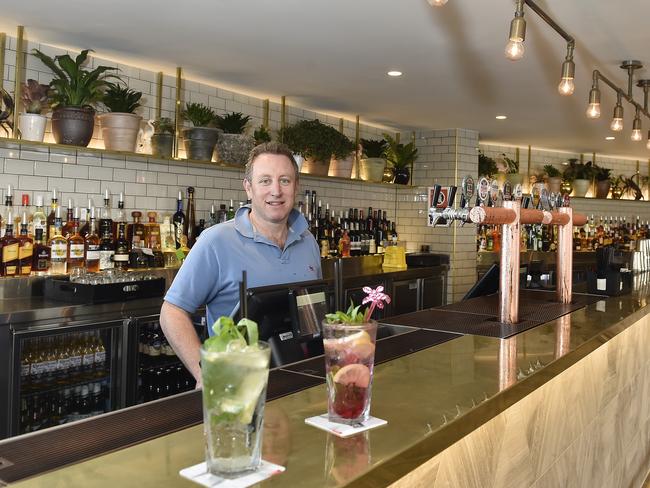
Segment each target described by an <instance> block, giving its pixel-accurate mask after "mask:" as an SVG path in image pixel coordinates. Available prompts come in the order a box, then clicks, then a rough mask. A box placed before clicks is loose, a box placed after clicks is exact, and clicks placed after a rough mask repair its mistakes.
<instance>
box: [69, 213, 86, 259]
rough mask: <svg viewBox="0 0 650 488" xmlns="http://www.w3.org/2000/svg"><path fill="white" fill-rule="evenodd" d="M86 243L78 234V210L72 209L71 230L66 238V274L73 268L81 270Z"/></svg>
mask: <svg viewBox="0 0 650 488" xmlns="http://www.w3.org/2000/svg"><path fill="white" fill-rule="evenodd" d="M85 257H86V243H85V241H84V238H83V237H81V234H79V208H78V207H77V208H75V209H74V214H73V217H72V230H71V232H70V235H69V236H68V252H67V261H68V272H72V270H73V269H74V268H83V267H85V264H86V259H85Z"/></svg>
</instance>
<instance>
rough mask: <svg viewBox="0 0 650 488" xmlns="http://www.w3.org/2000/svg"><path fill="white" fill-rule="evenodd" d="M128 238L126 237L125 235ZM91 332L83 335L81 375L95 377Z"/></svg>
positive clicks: (85, 377) (86, 377)
mask: <svg viewBox="0 0 650 488" xmlns="http://www.w3.org/2000/svg"><path fill="white" fill-rule="evenodd" d="M118 234H119V230H118ZM125 240H126V237H125ZM90 334H91V333H90V332H84V333H83V334H82V336H81V340H80V341H81V348H82V349H81V350H82V354H81V376H82V377H83V378H84V379H86V380H89V379H92V378H94V377H95V350H94V349H93V346H92V343H91V336H90Z"/></svg>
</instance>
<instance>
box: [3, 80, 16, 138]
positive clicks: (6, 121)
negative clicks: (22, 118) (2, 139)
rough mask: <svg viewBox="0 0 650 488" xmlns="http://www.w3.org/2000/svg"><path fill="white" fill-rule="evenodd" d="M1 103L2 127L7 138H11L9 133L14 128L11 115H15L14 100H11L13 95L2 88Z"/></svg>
mask: <svg viewBox="0 0 650 488" xmlns="http://www.w3.org/2000/svg"><path fill="white" fill-rule="evenodd" d="M0 102H1V103H0V127H2V129H3V130H4V131H5V134H6V135H7V137H9V131H10V130H13V128H14V126H13V124H12V123H11V115H12V114H13V113H14V99H13V98H11V95H10V94H9V93H8V92H7V91H6V90H5V89H4V88H2V87H1V86H0Z"/></svg>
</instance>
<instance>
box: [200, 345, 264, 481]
mask: <svg viewBox="0 0 650 488" xmlns="http://www.w3.org/2000/svg"><path fill="white" fill-rule="evenodd" d="M269 360H270V349H269V347H268V344H266V343H264V342H257V343H255V344H253V345H250V346H249V345H246V344H245V343H244V344H242V343H241V342H239V343H238V342H234V343H231V344H229V345H228V347H227V348H226V350H224V351H214V350H210V349H209V347H208V345H207V344H206V345H204V346H203V347H201V375H202V380H203V424H204V429H205V440H206V463H207V465H208V470H209V471H210V472H211V473H212V474H215V475H217V476H221V477H232V476H238V475H240V474H242V473H245V472H247V471H253V470H255V469H257V468H258V467H259V465H260V462H261V444H262V426H263V417H264V402H265V400H266V385H267V382H268V377H269Z"/></svg>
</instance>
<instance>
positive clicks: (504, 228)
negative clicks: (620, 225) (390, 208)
mask: <svg viewBox="0 0 650 488" xmlns="http://www.w3.org/2000/svg"><path fill="white" fill-rule="evenodd" d="M456 192H457V188H456V187H454V186H450V187H448V188H445V189H443V188H442V187H441V186H440V185H434V186H433V196H432V198H431V200H430V201H431V202H432V203H433V205H432V206H431V208H430V209H429V225H430V226H433V227H436V226H441V225H442V226H446V227H449V226H451V224H452V223H453V222H455V221H459V222H460V223H461V225H464V224H465V223H474V224H487V225H501V254H500V276H499V322H501V323H504V324H516V323H517V322H518V321H519V252H520V249H519V246H520V242H521V239H520V233H519V226H520V224H547V225H557V227H558V243H557V260H556V266H557V269H556V273H557V280H556V281H557V301H558V302H559V303H571V289H572V268H573V226H574V225H575V226H582V225H585V223H586V222H587V216H586V215H582V214H577V213H575V214H574V213H573V210H572V209H571V207H569V198H568V195H565V196H562V195H559V194H554V193H551V194H550V195H549V193H548V191H547V190H546V189H545V188H544V189H542V190H541V191H539V192H533V200H534V202H533V203H534V207H536V208H534V209H531V208H526V207H527V206H528V203H529V201H530V199H531V197H530V196H524V195H523V194H522V189H521V185H519V184H518V185H516V186H515V188H514V191H513V189H512V186H511V185H510V183H509V182H506V183H505V184H504V186H503V190H502V191H500V188H499V185H498V184H497V182H496V180H493V181H492V182H489V181H488V180H487V178H481V179H480V180H479V183H478V191H477V193H478V195H477V205H476V206H475V207H470V201H471V199H472V197H473V195H474V192H475V185H474V180H473V179H472V177H471V176H466V177H464V178H463V181H462V183H461V204H460V207H457V208H455V207H454V199H455V196H456ZM500 194H501V195H502V199H503V206H501V207H495V206H491V205H495V204H496V202H497V201H498V200H499V197H500ZM441 197H442V198H441ZM522 201H523V202H524V204H523V208H522ZM537 207H541V208H537Z"/></svg>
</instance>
